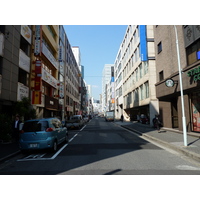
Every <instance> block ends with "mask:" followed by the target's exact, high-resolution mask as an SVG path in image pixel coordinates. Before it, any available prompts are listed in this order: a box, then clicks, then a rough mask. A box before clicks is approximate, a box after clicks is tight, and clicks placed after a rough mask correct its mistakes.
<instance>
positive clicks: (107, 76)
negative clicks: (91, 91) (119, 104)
mask: <svg viewBox="0 0 200 200" xmlns="http://www.w3.org/2000/svg"><path fill="white" fill-rule="evenodd" d="M112 69H113V74H114V65H113V64H105V66H104V68H103V71H102V112H105V111H106V109H107V101H108V100H107V84H108V83H109V82H110V81H111V75H112ZM113 76H114V75H113Z"/></svg>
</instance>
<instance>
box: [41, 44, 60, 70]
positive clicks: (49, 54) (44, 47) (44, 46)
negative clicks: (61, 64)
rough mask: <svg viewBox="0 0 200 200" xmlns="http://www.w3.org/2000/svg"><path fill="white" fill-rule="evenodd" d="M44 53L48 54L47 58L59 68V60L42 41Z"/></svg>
mask: <svg viewBox="0 0 200 200" xmlns="http://www.w3.org/2000/svg"><path fill="white" fill-rule="evenodd" d="M42 53H43V54H44V55H45V56H46V58H47V59H48V60H49V61H50V62H51V63H52V65H53V66H54V67H55V68H56V69H58V61H57V60H56V59H55V58H54V56H53V55H52V53H51V52H50V51H49V49H48V48H47V47H46V45H45V44H44V43H42Z"/></svg>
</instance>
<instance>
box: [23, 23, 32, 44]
mask: <svg viewBox="0 0 200 200" xmlns="http://www.w3.org/2000/svg"><path fill="white" fill-rule="evenodd" d="M21 35H22V36H23V37H24V38H25V39H26V40H27V41H28V42H29V44H31V37H32V32H31V29H30V28H29V27H28V26H27V25H21Z"/></svg>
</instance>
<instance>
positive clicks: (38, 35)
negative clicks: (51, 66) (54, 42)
mask: <svg viewBox="0 0 200 200" xmlns="http://www.w3.org/2000/svg"><path fill="white" fill-rule="evenodd" d="M41 29H42V28H41V25H36V26H35V48H34V54H35V56H40V55H41V41H42V38H41Z"/></svg>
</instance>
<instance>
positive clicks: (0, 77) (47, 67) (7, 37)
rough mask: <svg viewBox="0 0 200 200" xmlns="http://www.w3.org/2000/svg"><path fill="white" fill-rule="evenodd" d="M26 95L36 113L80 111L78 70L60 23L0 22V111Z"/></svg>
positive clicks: (46, 115) (54, 114) (52, 113)
mask: <svg viewBox="0 0 200 200" xmlns="http://www.w3.org/2000/svg"><path fill="white" fill-rule="evenodd" d="M23 96H26V97H29V98H30V99H31V103H32V105H33V106H34V108H35V109H36V114H37V117H39V118H41V117H51V116H60V117H62V119H63V118H64V116H65V115H67V116H69V115H73V114H77V113H78V112H80V70H79V66H78V64H77V62H76V59H75V56H74V54H73V52H72V48H71V46H70V43H69V41H68V38H67V35H66V33H65V30H64V28H63V26H57V25H55V26H54V25H32V26H27V25H22V26H20V25H18V26H16V25H13V26H12V25H4V26H3V25H1V26H0V111H1V112H6V113H8V114H10V115H12V114H13V108H14V104H15V103H16V101H18V100H21V99H22V97H23Z"/></svg>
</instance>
